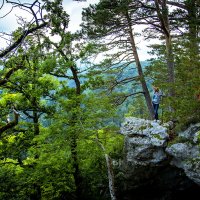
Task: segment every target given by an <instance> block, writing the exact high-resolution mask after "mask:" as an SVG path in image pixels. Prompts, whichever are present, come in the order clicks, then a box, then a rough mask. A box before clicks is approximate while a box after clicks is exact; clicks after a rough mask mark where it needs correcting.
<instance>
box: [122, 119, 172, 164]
mask: <svg viewBox="0 0 200 200" xmlns="http://www.w3.org/2000/svg"><path fill="white" fill-rule="evenodd" d="M121 133H122V134H124V135H125V151H126V158H125V160H126V162H128V163H129V165H132V166H137V165H142V166H148V165H151V164H153V165H160V164H161V162H162V161H164V160H165V159H166V153H165V152H164V147H166V145H167V139H168V134H167V128H166V127H163V126H161V125H160V124H159V122H154V121H150V120H144V119H137V118H134V117H129V118H126V119H125V122H124V123H123V124H122V127H121Z"/></svg>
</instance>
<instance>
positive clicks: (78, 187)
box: [70, 66, 82, 200]
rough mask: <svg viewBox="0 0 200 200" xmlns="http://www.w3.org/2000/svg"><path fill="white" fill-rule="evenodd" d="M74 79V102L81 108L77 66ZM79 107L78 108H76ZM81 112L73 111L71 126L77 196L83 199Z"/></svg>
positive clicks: (74, 69)
mask: <svg viewBox="0 0 200 200" xmlns="http://www.w3.org/2000/svg"><path fill="white" fill-rule="evenodd" d="M70 69H71V72H72V75H73V79H74V82H75V85H76V94H75V95H76V99H75V103H74V108H75V110H77V109H79V108H80V99H79V96H80V95H81V83H80V80H79V77H78V73H77V69H76V67H75V66H72V67H70ZM76 108H77V109H76ZM78 117H79V113H78V112H77V111H76V112H73V114H72V118H71V123H70V124H71V127H72V132H71V154H72V159H73V167H74V180H75V185H76V198H77V200H79V199H81V194H82V190H81V182H82V179H81V175H80V170H79V164H78V153H77V141H78V139H79V131H78V130H77V127H76V125H77V121H78Z"/></svg>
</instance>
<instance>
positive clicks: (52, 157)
mask: <svg viewBox="0 0 200 200" xmlns="http://www.w3.org/2000/svg"><path fill="white" fill-rule="evenodd" d="M72 2H73V4H77V3H78V2H76V1H72ZM72 2H71V3H72ZM63 3H65V2H64V1H62V0H53V1H52V0H36V1H28V0H27V1H26V0H24V1H21V2H20V1H17V0H12V1H9V0H5V1H4V0H3V1H2V2H1V3H0V14H1V18H0V23H2V22H4V23H5V21H4V19H5V17H6V16H7V15H10V14H11V12H10V11H8V12H6V14H5V13H3V12H1V10H3V9H4V8H7V7H9V8H11V10H12V9H18V10H17V11H18V13H17V16H16V18H17V19H18V28H17V29H16V30H14V31H12V32H6V31H5V30H3V29H1V33H0V38H1V48H0V59H1V60H0V66H1V67H0V90H1V93H0V180H1V181H0V199H2V200H3V199H5V200H18V199H19V200H27V199H31V200H39V199H42V200H45V199H59V200H60V199H63V200H64V199H67V200H73V199H78V200H79V199H81V200H83V199H87V200H88V199H92V200H95V199H99V200H100V199H101V200H106V199H117V189H116V188H117V183H119V182H120V177H121V176H120V172H119V170H117V169H115V168H114V166H113V162H112V161H113V160H119V159H120V158H121V157H122V154H123V142H124V137H123V136H122V135H121V134H119V128H120V123H121V121H122V120H123V118H124V116H133V117H140V118H145V119H150V120H153V119H154V110H153V107H152V102H151V97H152V87H153V86H157V87H159V88H160V89H161V90H162V92H163V94H164V97H163V99H162V102H161V105H160V112H161V111H162V117H161V121H162V122H167V121H173V122H176V129H175V131H178V130H181V129H182V128H183V127H187V126H188V125H189V124H191V123H194V122H199V120H200V60H199V47H200V45H199V42H200V38H199V35H200V4H199V1H198V0H180V1H174V2H173V1H166V0H160V1H158V0H140V1H139V0H123V1H121V0H113V1H108V0H100V1H99V3H97V4H91V5H90V6H89V7H88V8H84V9H83V12H82V20H83V21H82V24H81V30H77V32H75V33H74V32H73V33H72V32H71V31H70V30H69V29H68V23H69V21H70V16H69V15H68V13H67V12H66V11H65V9H64V6H63V5H64V4H63ZM20 10H21V11H23V12H24V11H25V12H26V14H27V16H30V17H27V18H26V16H24V15H23V16H21V15H20ZM139 30H143V31H142V32H139ZM141 35H142V36H143V37H144V38H145V39H146V40H147V41H151V40H153V41H157V42H156V43H154V44H153V45H151V46H150V47H151V50H152V51H151V52H149V54H151V55H152V59H150V60H148V61H145V62H142V61H141V60H140V54H139V53H138V47H137V42H136V38H138V37H140V36H141ZM98 55H101V56H102V59H101V61H99V62H98V63H97V62H94V58H95V57H97V56H98ZM160 115H161V113H160ZM114 184H115V185H114ZM115 190H116V191H115Z"/></svg>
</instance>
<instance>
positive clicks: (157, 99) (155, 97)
mask: <svg viewBox="0 0 200 200" xmlns="http://www.w3.org/2000/svg"><path fill="white" fill-rule="evenodd" d="M153 90H154V93H153V98H152V104H153V109H154V119H155V120H158V108H159V104H160V100H161V96H162V92H160V90H159V88H158V87H154V86H153Z"/></svg>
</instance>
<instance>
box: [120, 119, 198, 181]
mask: <svg viewBox="0 0 200 200" xmlns="http://www.w3.org/2000/svg"><path fill="white" fill-rule="evenodd" d="M168 128H170V123H169V124H163V125H161V124H160V122H155V121H150V120H144V119H138V118H134V117H128V118H126V119H125V121H124V123H123V124H122V126H121V130H120V131H121V134H123V135H125V145H124V153H125V155H124V161H123V162H122V163H123V164H122V165H123V166H122V168H123V171H124V172H125V178H126V179H127V180H128V181H131V183H132V184H134V183H135V184H138V183H141V182H142V181H144V180H146V179H152V177H155V176H157V175H159V173H160V172H159V171H160V169H161V168H162V167H166V166H170V164H171V165H172V166H176V167H177V168H179V169H183V170H184V172H185V174H186V176H187V177H188V178H189V179H191V180H192V181H194V182H195V183H197V184H199V185H200V146H199V137H200V132H199V130H200V123H199V124H197V125H193V126H191V127H190V128H189V129H188V130H186V131H184V132H182V133H180V134H179V137H180V138H182V139H183V141H184V142H180V141H179V142H177V143H174V144H173V145H171V146H167V143H168V139H169V136H168ZM169 163H170V164H169Z"/></svg>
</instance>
